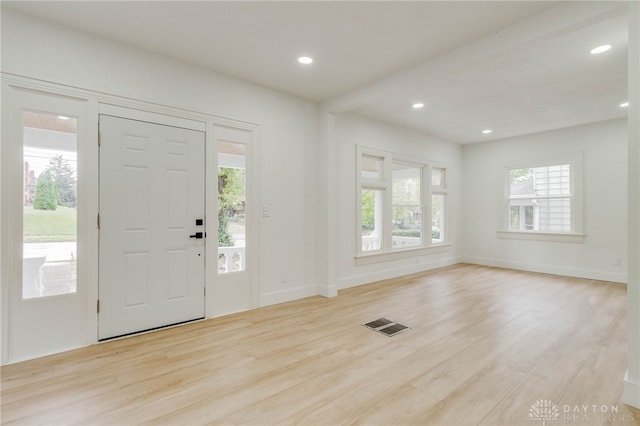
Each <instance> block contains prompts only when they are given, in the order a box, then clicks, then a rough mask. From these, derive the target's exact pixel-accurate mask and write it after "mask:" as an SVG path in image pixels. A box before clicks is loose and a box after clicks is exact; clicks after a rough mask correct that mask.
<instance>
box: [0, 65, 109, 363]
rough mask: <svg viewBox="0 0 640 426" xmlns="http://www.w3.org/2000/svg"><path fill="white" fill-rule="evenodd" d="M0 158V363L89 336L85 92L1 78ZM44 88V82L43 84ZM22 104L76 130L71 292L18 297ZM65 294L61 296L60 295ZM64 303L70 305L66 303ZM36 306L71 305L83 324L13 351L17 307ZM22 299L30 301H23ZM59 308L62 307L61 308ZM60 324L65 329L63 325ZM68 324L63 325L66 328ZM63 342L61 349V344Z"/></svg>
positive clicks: (89, 177)
mask: <svg viewBox="0 0 640 426" xmlns="http://www.w3.org/2000/svg"><path fill="white" fill-rule="evenodd" d="M1 85H2V86H1V87H2V92H3V96H2V106H3V108H2V121H3V124H4V127H3V128H2V158H1V161H0V164H1V166H0V167H1V173H0V176H1V187H2V198H1V201H0V202H1V206H0V215H1V217H2V222H1V223H2V225H1V227H0V233H1V234H2V244H0V259H1V262H0V264H1V265H2V266H1V268H0V280H1V284H2V285H1V290H0V291H1V295H2V297H1V299H2V320H1V323H2V329H1V331H2V351H1V363H2V364H8V363H12V362H19V361H22V360H24V359H28V358H33V357H38V356H43V355H48V354H50V353H52V352H51V351H54V352H53V353H55V352H56V351H60V350H68V349H73V348H76V347H81V346H86V345H87V344H89V342H91V332H90V331H89V328H88V327H89V325H88V324H87V321H86V319H88V318H87V317H90V316H91V315H90V314H88V310H87V304H86V300H87V298H88V294H89V292H90V288H89V287H90V281H91V280H90V277H91V269H92V266H93V264H92V260H93V259H92V258H91V254H90V253H89V252H88V251H86V248H87V247H91V246H92V245H93V244H92V243H93V242H94V241H97V239H96V238H95V237H96V236H97V233H96V232H95V230H94V229H93V227H92V226H91V222H90V221H89V219H88V218H89V217H91V214H92V211H93V204H94V203H93V200H94V197H93V193H92V192H93V191H92V188H93V182H94V181H95V178H96V176H97V174H96V173H95V167H92V166H91V165H90V164H91V163H92V159H93V158H95V153H96V152H97V149H94V148H93V145H92V144H91V139H92V138H91V134H92V130H93V129H94V126H93V125H92V120H91V119H90V116H91V114H90V110H91V105H90V101H89V99H88V98H87V97H85V96H82V95H81V94H77V93H60V92H59V91H55V90H46V89H43V88H41V87H39V86H37V85H23V84H17V83H16V82H14V81H13V80H12V79H7V78H4V76H3V78H2V82H1ZM47 89H48V88H47ZM26 110H32V111H40V112H43V113H47V114H61V113H62V114H70V115H73V116H74V117H75V118H76V119H77V120H78V129H77V132H76V135H77V153H78V163H77V167H78V169H77V173H78V187H77V194H78V209H77V216H76V217H77V230H78V232H77V238H76V244H77V253H78V254H79V255H80V257H81V258H82V259H78V262H77V265H76V268H77V269H76V273H77V275H76V277H77V278H76V282H77V290H76V292H75V293H72V294H68V295H59V296H48V297H44V298H42V299H40V298H38V299H33V300H28V301H25V300H22V297H21V286H22V262H23V259H22V253H23V251H22V244H23V226H22V225H23V210H22V202H21V201H20V200H21V199H22V197H21V193H22V188H21V185H16V182H21V181H22V179H20V178H19V177H20V176H21V175H22V173H23V169H22V167H21V164H22V149H23V148H22V147H23V135H22V129H23V124H22V112H23V111H26ZM65 299H67V302H64V300H65ZM69 303H70V304H71V305H72V306H71V305H69ZM23 305H24V307H25V308H27V309H37V310H40V311H42V312H43V313H46V311H47V309H50V308H52V307H53V306H58V307H60V306H62V305H69V306H67V308H68V309H73V312H75V313H72V312H71V313H70V314H71V315H74V316H77V320H78V321H82V322H83V323H84V324H83V325H82V328H81V329H80V330H76V331H77V334H76V333H75V332H74V333H73V334H68V335H67V336H66V337H67V339H66V340H64V342H60V341H56V342H55V343H53V344H52V345H49V349H47V348H46V347H40V348H39V349H36V350H35V351H37V352H38V353H37V354H36V353H35V352H34V353H32V354H31V355H29V356H28V357H27V358H25V357H24V356H21V355H18V354H16V353H15V349H16V347H15V344H14V343H15V340H14V333H18V331H17V330H19V327H21V325H20V324H18V323H17V319H16V316H17V315H19V313H18V312H19V311H18V309H22V307H23ZM28 305H32V306H31V307H28ZM67 308H65V310H66V309H67ZM63 330H65V329H63ZM68 331H69V330H67V332H68ZM74 336H75V337H74ZM62 348H66V349H62Z"/></svg>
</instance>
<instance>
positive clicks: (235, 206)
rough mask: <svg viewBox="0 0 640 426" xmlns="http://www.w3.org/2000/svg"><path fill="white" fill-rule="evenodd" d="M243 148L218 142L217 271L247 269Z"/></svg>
mask: <svg viewBox="0 0 640 426" xmlns="http://www.w3.org/2000/svg"><path fill="white" fill-rule="evenodd" d="M246 151H247V147H246V145H244V144H241V143H233V142H220V143H219V144H218V273H222V274H224V273H229V272H239V271H244V270H245V269H246V262H245V260H246V254H245V245H246V244H245V243H246V226H245V225H246V216H245V205H246V195H247V185H246V157H247V155H246Z"/></svg>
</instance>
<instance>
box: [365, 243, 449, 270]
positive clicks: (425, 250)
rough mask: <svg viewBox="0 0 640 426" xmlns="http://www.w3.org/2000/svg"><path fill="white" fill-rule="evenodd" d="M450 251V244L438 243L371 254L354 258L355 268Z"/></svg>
mask: <svg viewBox="0 0 640 426" xmlns="http://www.w3.org/2000/svg"><path fill="white" fill-rule="evenodd" d="M449 250H451V244H449V243H438V244H434V245H432V246H429V247H420V248H411V249H404V250H394V251H391V252H382V253H381V252H378V253H372V254H360V255H358V256H356V257H355V260H356V266H360V265H370V264H372V263H379V262H388V261H391V260H400V259H407V258H411V257H416V256H423V255H428V254H436V253H444V252H447V251H449Z"/></svg>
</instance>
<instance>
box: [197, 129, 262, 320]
mask: <svg viewBox="0 0 640 426" xmlns="http://www.w3.org/2000/svg"><path fill="white" fill-rule="evenodd" d="M216 128H230V129H232V130H240V131H244V132H246V133H247V134H248V139H249V143H248V144H247V153H246V171H247V175H246V188H247V200H248V202H247V206H246V213H245V214H246V222H245V224H246V239H247V241H248V245H247V246H246V248H245V255H246V259H247V260H246V265H247V274H248V278H249V281H250V297H251V300H250V301H249V303H248V305H249V306H250V307H249V310H250V309H256V308H259V307H260V306H261V297H260V276H261V274H260V272H261V270H260V268H261V265H260V257H261V256H260V247H261V245H260V221H261V216H260V211H261V208H260V206H261V205H262V202H261V197H260V194H261V192H260V174H261V169H260V140H259V127H258V126H257V125H254V124H250V123H244V122H238V121H235V120H229V119H224V118H217V117H216V118H214V119H211V120H210V121H209V122H208V126H207V136H206V145H207V146H208V147H209V148H210V149H209V150H207V152H206V157H207V159H206V165H205V169H207V170H212V171H216V172H215V173H209V174H207V184H206V187H207V188H217V187H218V185H217V183H218V181H217V179H218V173H217V170H218V143H217V136H216ZM205 209H206V217H207V218H208V220H207V223H209V224H210V227H209V232H210V234H209V235H210V237H209V244H208V245H206V248H205V250H206V253H207V262H206V266H205V271H206V272H205V275H206V276H207V280H206V296H205V300H206V305H205V316H206V318H215V317H218V316H223V315H228V314H232V313H235V312H240V311H241V310H237V309H232V310H225V309H219V308H218V307H217V305H216V300H215V299H216V296H217V295H218V294H219V292H217V291H216V290H217V289H219V287H216V286H219V285H220V284H222V283H221V281H222V280H224V279H225V277H224V276H220V275H219V274H218V261H217V259H218V244H217V241H218V221H217V215H218V197H216V196H210V197H208V198H207V201H206V208H205ZM212 219H213V220H212ZM232 274H235V272H234V273H232Z"/></svg>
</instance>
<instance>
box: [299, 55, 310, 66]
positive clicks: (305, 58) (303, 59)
mask: <svg viewBox="0 0 640 426" xmlns="http://www.w3.org/2000/svg"><path fill="white" fill-rule="evenodd" d="M298 62H300V63H301V64H304V65H309V64H310V63H312V62H313V58H311V57H309V56H300V57H299V58H298Z"/></svg>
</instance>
